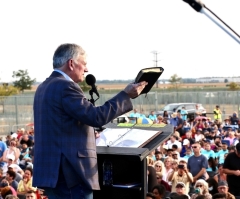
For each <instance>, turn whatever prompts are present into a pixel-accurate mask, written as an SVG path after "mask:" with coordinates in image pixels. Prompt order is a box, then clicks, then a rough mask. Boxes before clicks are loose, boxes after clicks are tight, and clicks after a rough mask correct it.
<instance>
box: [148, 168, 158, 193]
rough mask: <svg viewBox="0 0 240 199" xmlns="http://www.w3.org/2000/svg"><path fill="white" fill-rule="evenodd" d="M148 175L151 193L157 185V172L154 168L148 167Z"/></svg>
mask: <svg viewBox="0 0 240 199" xmlns="http://www.w3.org/2000/svg"><path fill="white" fill-rule="evenodd" d="M147 173H148V178H147V186H148V192H151V191H152V188H153V186H154V185H156V184H157V177H156V170H155V169H154V167H152V166H147Z"/></svg>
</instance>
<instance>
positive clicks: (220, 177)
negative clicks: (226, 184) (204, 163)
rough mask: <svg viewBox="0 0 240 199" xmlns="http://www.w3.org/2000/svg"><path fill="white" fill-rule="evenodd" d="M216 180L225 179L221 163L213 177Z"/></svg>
mask: <svg viewBox="0 0 240 199" xmlns="http://www.w3.org/2000/svg"><path fill="white" fill-rule="evenodd" d="M213 178H214V179H215V180H216V182H218V183H219V182H220V181H227V175H226V174H225V173H223V164H219V165H218V173H217V174H216V175H215V176H214V177H213Z"/></svg>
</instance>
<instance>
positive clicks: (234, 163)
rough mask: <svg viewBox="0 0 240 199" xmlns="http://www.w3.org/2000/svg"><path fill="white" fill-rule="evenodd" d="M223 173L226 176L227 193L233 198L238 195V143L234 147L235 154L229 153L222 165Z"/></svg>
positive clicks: (239, 189) (239, 170)
mask: <svg viewBox="0 0 240 199" xmlns="http://www.w3.org/2000/svg"><path fill="white" fill-rule="evenodd" d="M223 172H224V173H226V174H227V182H228V185H229V186H228V187H229V192H230V193H231V194H233V195H235V196H239V195H240V183H239V182H240V143H238V144H237V145H236V148H235V152H234V153H229V154H228V155H227V157H226V159H225V161H224V164H223Z"/></svg>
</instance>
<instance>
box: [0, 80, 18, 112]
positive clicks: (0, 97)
mask: <svg viewBox="0 0 240 199" xmlns="http://www.w3.org/2000/svg"><path fill="white" fill-rule="evenodd" d="M17 93H18V89H17V88H15V87H14V86H9V85H8V83H3V85H2V86H0V105H1V106H2V108H1V107H0V110H2V112H4V101H5V99H6V97H7V96H10V95H15V94H17Z"/></svg>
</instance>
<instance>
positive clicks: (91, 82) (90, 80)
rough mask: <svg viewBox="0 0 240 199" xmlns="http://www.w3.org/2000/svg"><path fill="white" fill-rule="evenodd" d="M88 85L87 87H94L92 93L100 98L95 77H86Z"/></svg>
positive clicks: (89, 75)
mask: <svg viewBox="0 0 240 199" xmlns="http://www.w3.org/2000/svg"><path fill="white" fill-rule="evenodd" d="M86 83H87V85H89V86H91V87H92V91H93V92H94V93H95V94H96V95H97V96H98V97H99V93H98V91H97V88H96V86H95V83H96V78H95V77H94V76H93V75H91V74H88V75H87V76H86Z"/></svg>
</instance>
